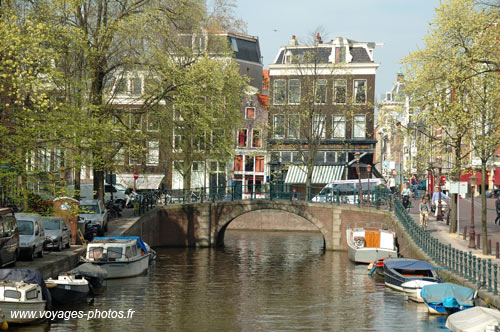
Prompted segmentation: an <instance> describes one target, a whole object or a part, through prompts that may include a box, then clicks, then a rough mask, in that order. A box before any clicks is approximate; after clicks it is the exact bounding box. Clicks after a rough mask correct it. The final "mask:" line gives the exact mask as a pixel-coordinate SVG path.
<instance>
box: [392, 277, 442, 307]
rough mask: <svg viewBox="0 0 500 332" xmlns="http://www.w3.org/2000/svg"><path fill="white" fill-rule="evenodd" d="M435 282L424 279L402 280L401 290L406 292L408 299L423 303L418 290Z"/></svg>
mask: <svg viewBox="0 0 500 332" xmlns="http://www.w3.org/2000/svg"><path fill="white" fill-rule="evenodd" d="M436 283H437V282H435V281H425V280H419V279H417V280H410V281H407V282H404V283H402V284H401V287H402V288H403V292H405V293H406V294H408V299H410V300H412V301H415V302H418V303H424V300H423V299H422V296H420V291H421V290H422V287H424V286H427V285H434V284H436Z"/></svg>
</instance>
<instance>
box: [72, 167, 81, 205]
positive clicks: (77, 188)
mask: <svg viewBox="0 0 500 332" xmlns="http://www.w3.org/2000/svg"><path fill="white" fill-rule="evenodd" d="M81 177H82V167H81V165H79V163H78V164H77V165H75V178H74V179H73V184H74V187H75V191H74V195H73V196H74V198H75V199H76V200H77V201H79V200H80V178H81Z"/></svg>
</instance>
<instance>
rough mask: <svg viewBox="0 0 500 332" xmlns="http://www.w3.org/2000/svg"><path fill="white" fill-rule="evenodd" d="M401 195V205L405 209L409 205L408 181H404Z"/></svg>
mask: <svg viewBox="0 0 500 332" xmlns="http://www.w3.org/2000/svg"><path fill="white" fill-rule="evenodd" d="M401 197H402V198H403V206H404V207H405V209H407V208H408V207H409V205H410V188H408V183H405V185H404V188H403V190H401Z"/></svg>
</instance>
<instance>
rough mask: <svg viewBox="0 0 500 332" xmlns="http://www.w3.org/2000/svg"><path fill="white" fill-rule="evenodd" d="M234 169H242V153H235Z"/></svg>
mask: <svg viewBox="0 0 500 332" xmlns="http://www.w3.org/2000/svg"><path fill="white" fill-rule="evenodd" d="M234 170H235V171H242V170H243V156H242V155H237V156H236V157H235V158H234Z"/></svg>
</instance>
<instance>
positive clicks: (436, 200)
mask: <svg viewBox="0 0 500 332" xmlns="http://www.w3.org/2000/svg"><path fill="white" fill-rule="evenodd" d="M435 189H436V190H434V194H433V195H432V204H433V205H434V206H435V207H436V211H435V212H434V216H435V217H436V218H437V215H438V205H439V195H440V194H441V208H443V207H445V206H447V204H446V201H444V200H443V198H444V199H450V197H449V196H448V195H446V194H445V193H443V192H441V191H439V187H436V188H435ZM441 212H442V211H441Z"/></svg>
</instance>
